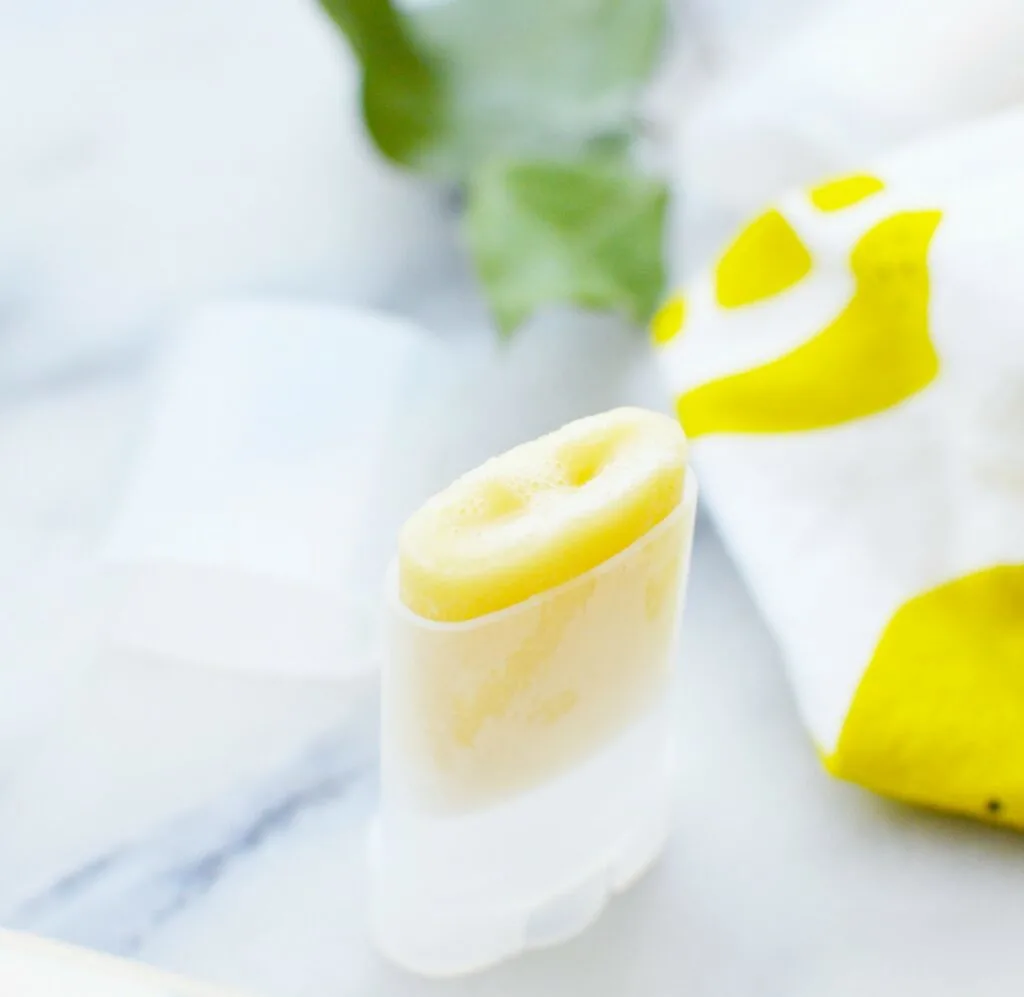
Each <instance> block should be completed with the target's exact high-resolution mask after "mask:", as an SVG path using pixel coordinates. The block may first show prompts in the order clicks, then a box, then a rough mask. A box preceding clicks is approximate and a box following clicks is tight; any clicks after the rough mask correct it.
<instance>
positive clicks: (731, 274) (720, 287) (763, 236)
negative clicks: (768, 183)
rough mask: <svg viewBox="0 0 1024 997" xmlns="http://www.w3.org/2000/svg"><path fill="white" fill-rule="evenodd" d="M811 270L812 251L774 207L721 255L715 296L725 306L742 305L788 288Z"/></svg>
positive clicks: (753, 223)
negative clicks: (810, 251)
mask: <svg viewBox="0 0 1024 997" xmlns="http://www.w3.org/2000/svg"><path fill="white" fill-rule="evenodd" d="M810 270H811V254H810V253H809V252H808V250H807V247H806V246H805V245H804V244H803V243H802V242H801V241H800V236H798V235H797V234H796V232H795V231H794V230H793V227H792V226H791V225H790V224H789V222H788V221H786V219H785V218H783V217H782V215H781V214H780V213H779V212H778V211H775V210H772V211H768V212H766V213H765V214H763V215H761V216H760V217H758V218H755V219H754V220H753V221H752V222H751V223H750V224H749V225H748V226H747V227H746V228H745V229H744V230H743V231H742V232H740V234H739V235H738V236H737V237H736V240H735V241H734V242H733V244H732V245H731V246H729V248H728V249H727V250H726V251H725V253H724V254H723V255H722V258H721V259H720V260H719V261H718V267H717V268H716V270H715V295H716V297H717V299H718V303H719V304H720V305H721V306H722V307H723V308H739V307H740V306H742V305H749V304H753V303H754V302H755V301H762V300H764V299H765V298H770V297H772V296H773V295H776V294H779V293H780V292H782V291H785V290H786V288H788V287H792V286H793V285H794V284H796V283H798V282H799V281H800V280H802V279H803V278H804V277H805V276H806V275H807V274H808V273H810Z"/></svg>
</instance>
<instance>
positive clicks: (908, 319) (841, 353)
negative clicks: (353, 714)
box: [677, 211, 941, 439]
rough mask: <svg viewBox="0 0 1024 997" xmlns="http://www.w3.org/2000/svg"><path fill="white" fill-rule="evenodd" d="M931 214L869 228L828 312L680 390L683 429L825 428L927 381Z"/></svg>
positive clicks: (934, 219) (911, 214) (692, 433)
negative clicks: (747, 365)
mask: <svg viewBox="0 0 1024 997" xmlns="http://www.w3.org/2000/svg"><path fill="white" fill-rule="evenodd" d="M940 218H941V213H940V212H938V211H907V212H901V213H900V214H897V215H893V216H892V217H891V218H887V219H885V220H884V221H882V222H880V223H879V224H878V225H876V226H875V227H874V228H872V229H870V230H869V231H868V232H867V233H866V234H865V235H864V236H862V238H861V239H860V241H859V242H858V244H857V246H856V247H855V248H854V250H853V254H852V257H851V267H852V270H853V275H854V279H855V281H856V289H855V291H854V294H853V298H852V299H851V300H850V302H849V304H848V305H847V306H846V307H845V308H844V309H843V311H842V312H841V313H840V314H839V315H838V317H837V318H836V319H834V320H833V321H832V322H831V323H829V325H827V326H826V327H825V328H824V329H823V330H821V331H820V332H819V333H817V334H816V335H815V336H814V337H813V338H811V339H810V340H808V341H807V342H806V343H803V344H802V345H801V346H799V347H797V348H796V349H795V350H793V351H792V352H790V353H787V354H786V355H785V356H782V357H780V358H779V359H777V360H773V361H771V362H770V363H767V364H764V365H762V366H759V367H755V368H753V369H751V370H746V371H742V372H740V373H738V374H733V375H730V376H728V377H723V378H720V379H718V380H714V381H709V382H708V383H706V384H703V385H701V386H700V387H698V388H695V389H693V390H692V391H689V392H686V393H685V394H683V395H682V396H681V397H680V398H679V399H678V402H677V407H678V410H679V417H680V420H681V421H682V424H683V428H684V429H685V430H686V433H687V435H688V436H689V437H690V438H691V439H693V438H695V437H698V436H703V435H705V434H708V433H786V432H796V431H800V430H809V429H819V428H822V427H825V426H834V425H838V424H840V423H843V422H848V421H850V420H851V419H859V418H862V417H863V416H866V415H871V414H872V413H875V412H881V411H883V410H884V409H887V408H890V407H891V406H893V405H896V404H898V403H899V402H901V401H903V400H904V399H905V398H908V397H910V396H911V395H913V394H914V393H915V392H918V391H920V390H921V389H922V388H924V387H925V386H926V385H928V384H929V383H930V382H931V381H932V380H933V379H934V377H935V376H936V374H937V373H938V370H939V358H938V354H937V353H936V352H935V348H934V347H933V345H932V341H931V338H930V336H929V334H928V296H929V279H928V248H929V246H930V245H931V240H932V236H933V235H934V234H935V230H936V228H937V227H938V224H939V220H940Z"/></svg>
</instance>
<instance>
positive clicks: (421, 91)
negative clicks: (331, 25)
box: [321, 0, 668, 333]
mask: <svg viewBox="0 0 1024 997" xmlns="http://www.w3.org/2000/svg"><path fill="white" fill-rule="evenodd" d="M321 3H322V5H323V7H324V8H325V9H326V10H327V12H328V13H329V14H330V15H331V17H332V18H333V19H334V21H335V23H336V24H337V25H338V26H339V27H340V28H341V29H342V31H343V32H344V33H345V35H346V37H347V38H348V41H349V43H350V45H351V46H352V49H353V51H354V52H355V54H356V56H357V58H358V59H359V62H360V64H361V66H362V72H363V82H362V106H363V114H364V118H365V121H366V126H367V128H368V130H369V132H370V134H371V135H372V137H373V139H374V141H375V142H376V144H377V146H378V148H379V149H380V151H381V152H382V153H383V154H384V155H385V156H387V157H388V158H390V159H391V160H393V161H395V162H396V163H399V164H401V165H403V166H406V167H410V168H412V169H415V170H418V171H421V172H423V173H425V174H427V175H430V176H433V177H436V178H439V179H442V180H446V181H450V182H454V183H457V184H459V185H460V186H462V187H463V188H464V189H465V190H466V192H467V195H468V196H467V216H466V227H467V233H468V237H469V247H470V251H471V253H472V255H473V259H474V263H475V265H476V268H477V272H478V274H479V276H480V279H481V281H482V283H483V286H484V290H485V292H486V294H487V298H488V300H489V302H490V304H491V308H492V310H493V313H494V316H495V321H496V323H497V325H498V328H499V329H500V330H501V331H502V332H503V333H509V332H511V331H512V330H513V329H514V328H515V327H516V326H517V325H519V324H520V323H521V322H523V321H525V320H526V319H527V318H528V317H529V315H530V314H531V313H532V312H533V310H534V309H535V308H536V307H538V306H539V305H541V304H545V303H552V302H572V303H575V304H577V305H580V306H583V307H587V308H599V309H609V310H619V311H623V312H625V313H626V314H628V315H630V316H631V317H632V318H634V319H636V320H637V321H643V320H645V319H646V318H647V317H648V316H649V315H650V313H651V311H652V310H653V308H654V307H655V305H656V303H657V300H658V297H659V296H660V294H661V291H662V285H663V282H664V268H663V264H662V237H663V231H664V219H665V212H666V207H667V202H668V197H667V192H666V190H665V188H664V186H663V185H662V184H661V183H660V182H658V181H656V180H654V179H652V178H649V177H646V176H643V175H642V174H641V173H640V172H639V171H638V170H637V169H636V168H635V167H634V166H633V165H632V163H633V156H632V149H633V143H634V140H635V138H636V128H637V116H636V106H637V101H638V98H639V95H640V93H641V91H642V89H643V87H644V85H645V84H646V82H647V79H648V77H649V75H650V73H651V70H652V69H653V67H654V65H655V62H656V60H657V57H658V54H659V51H660V47H661V40H662V36H663V33H664V30H665V11H664V0H440V2H431V3H427V4H423V3H422V2H421V3H419V4H417V5H415V6H412V7H410V8H408V9H407V8H398V7H396V6H395V5H394V4H393V3H392V2H391V0H321Z"/></svg>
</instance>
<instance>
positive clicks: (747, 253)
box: [654, 3, 1024, 825]
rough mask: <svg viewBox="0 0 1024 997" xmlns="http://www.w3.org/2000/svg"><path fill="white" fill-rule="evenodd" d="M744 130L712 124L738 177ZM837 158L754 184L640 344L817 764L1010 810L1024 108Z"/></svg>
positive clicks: (1022, 501)
mask: <svg viewBox="0 0 1024 997" xmlns="http://www.w3.org/2000/svg"><path fill="white" fill-rule="evenodd" d="M865 6H871V5H865ZM896 6H897V8H898V9H899V13H898V14H893V17H892V18H890V19H886V18H885V17H883V16H881V14H880V17H879V21H877V22H876V23H875V24H874V26H873V27H874V28H875V29H877V31H878V32H879V34H880V35H882V36H884V35H885V34H886V26H887V25H889V24H890V23H892V24H895V25H896V26H900V25H902V24H903V23H904V22H903V21H902V18H903V17H904V16H906V15H907V12H906V10H905V9H904V8H902V7H901V6H900V5H896ZM907 6H908V7H910V6H915V5H907ZM932 6H934V7H937V8H941V9H943V10H946V9H947V8H948V9H949V10H948V11H947V13H948V12H949V11H951V10H952V9H953V8H958V7H961V6H962V5H957V4H952V3H951V4H936V5H932ZM975 7H976V9H977V10H978V11H979V17H980V16H981V15H982V13H983V10H984V9H994V5H993V4H991V3H981V4H977V5H972V9H975ZM1015 10H1016V11H1019V12H1024V8H1022V7H1016V8H1015ZM1007 13H1009V11H1007ZM1010 20H1012V19H1009V18H1008V25H1007V30H1010V27H1011V26H1010V25H1009V21H1010ZM969 23H971V22H969V21H968V22H965V23H964V24H963V25H962V27H963V28H965V29H966V27H967V26H968V24H969ZM982 24H984V18H982ZM929 31H930V29H929ZM925 34H928V32H927V31H926V32H925ZM1020 50H1021V48H1020V46H1019V45H1018V49H1017V51H1018V53H1019V51H1020ZM915 51H918V50H916V49H915V48H914V47H913V46H910V48H909V49H908V51H907V67H906V73H907V76H908V77H912V78H914V79H916V80H917V81H918V82H919V83H920V84H921V85H922V87H923V92H922V93H921V94H919V95H917V96H918V97H919V98H920V103H921V105H922V106H923V105H925V104H929V103H930V102H932V100H933V99H934V101H936V102H941V96H942V95H941V93H939V94H938V95H936V96H934V98H933V97H932V96H931V95H930V91H928V87H927V84H928V82H929V81H930V80H931V78H932V74H931V73H930V72H925V69H926V68H929V67H926V66H923V65H922V64H921V61H920V59H918V60H916V61H915V59H914V58H913V56H914V52H915ZM920 54H921V53H920V52H918V55H920ZM1020 65H1024V64H1021V63H1020V62H1019V58H1018V60H1017V66H1018V68H1019V66H1020ZM848 68H849V66H848V65H847V64H845V63H843V62H842V61H841V60H840V62H839V64H838V65H837V67H836V74H838V75H837V77H831V76H830V75H829V71H828V67H827V66H826V65H824V64H821V63H819V64H818V65H817V66H816V67H813V71H812V68H811V67H807V66H805V67H803V69H801V67H799V66H797V67H795V68H794V73H796V74H797V76H798V77H799V78H800V79H802V80H804V82H805V83H806V82H807V81H809V80H815V79H817V76H816V75H815V74H816V73H817V74H820V76H821V78H822V80H823V81H824V82H823V85H826V84H827V83H828V82H829V80H832V82H833V83H835V80H836V79H837V78H838V79H840V80H841V79H842V78H843V73H844V72H845V71H846V70H847V69H848ZM995 68H996V69H998V67H995ZM977 71H978V72H981V73H984V72H985V65H984V64H982V65H981V66H979V67H977ZM938 75H941V74H938ZM844 86H846V87H847V89H846V91H845V93H846V96H847V104H846V106H847V108H848V109H849V108H854V107H856V108H859V111H860V113H861V115H862V116H863V120H864V121H865V122H874V121H877V120H878V119H879V117H880V113H881V112H884V110H885V107H886V105H885V102H884V101H882V100H881V96H880V92H879V91H878V90H877V89H876V88H875V87H874V86H872V87H869V88H868V89H867V90H866V92H865V93H864V94H863V97H864V99H863V103H862V104H860V105H858V104H856V103H855V98H856V97H857V96H858V91H857V89H856V86H855V85H854V81H852V80H846V81H845V83H844ZM907 86H908V88H909V89H908V91H907V93H910V92H911V91H912V90H913V88H912V87H910V84H909V83H908V84H907ZM950 86H952V84H950V83H948V82H947V83H945V84H944V88H943V92H945V91H946V89H947V88H948V87H950ZM810 89H812V90H813V89H814V88H813V87H811V88H810ZM976 89H977V90H979V91H980V90H981V89H983V88H982V87H981V86H980V85H979V86H978V87H977V88H976ZM801 92H802V91H801ZM784 98H785V93H784V92H782V91H781V90H778V89H776V90H774V91H773V90H770V89H766V90H764V91H760V92H758V93H757V95H756V97H755V96H754V95H753V94H752V93H751V95H750V107H751V109H756V108H757V107H764V108H769V107H770V108H775V109H776V110H777V111H778V113H779V114H780V115H781V114H782V113H783V109H784V108H785V103H784ZM808 99H811V98H808ZM814 99H815V100H822V101H824V103H823V104H822V105H821V106H820V110H821V111H822V113H827V111H828V109H829V108H830V107H831V106H832V105H831V104H829V103H828V101H827V100H826V98H825V97H824V96H822V95H821V94H818V95H817V96H815V98H814ZM879 103H881V106H878V105H879ZM898 109H899V108H895V109H894V110H898ZM855 117H856V116H855ZM787 120H788V119H787ZM803 124H804V122H803V121H802V120H800V119H797V120H796V121H795V122H794V129H793V130H794V133H795V132H796V131H799V130H800V129H801V128H802V127H803ZM870 129H871V126H870V125H869V124H865V131H869V130H870ZM761 139H764V141H765V143H766V148H767V144H770V143H768V140H767V138H766V137H765V136H762V135H761V134H760V133H757V132H747V133H744V137H743V138H741V139H738V140H737V141H741V142H742V141H746V142H748V143H749V148H748V149H747V151H746V154H745V158H744V162H745V165H746V167H747V169H748V170H749V171H750V173H751V175H752V176H757V175H758V174H759V170H760V167H761V164H762V162H764V159H763V158H762V157H761V155H760V149H761V146H760V145H759V142H760V141H761ZM855 144H857V145H858V146H859V145H860V144H861V143H859V141H858V143H855ZM823 145H828V140H827V138H826V140H825V141H824V142H823ZM724 155H725V153H724V151H723V148H722V147H716V149H714V150H706V151H705V153H704V157H705V160H706V161H708V162H710V161H711V160H712V159H714V158H715V157H716V156H724ZM838 158H839V161H843V157H842V156H840V157H838ZM809 162H812V164H813V162H814V161H809ZM861 166H862V171H861V172H857V173H853V174H847V175H845V176H841V177H839V178H835V179H833V180H832V181H829V180H822V181H820V182H818V183H815V184H814V185H812V186H811V187H809V188H795V189H790V190H789V191H788V192H786V193H783V194H781V195H779V196H778V197H777V199H776V201H775V203H774V204H773V205H772V206H770V207H769V208H767V209H766V210H765V211H763V213H762V214H760V215H758V216H757V217H756V218H755V219H754V220H753V221H751V222H750V223H749V224H748V225H746V226H745V227H744V228H743V229H742V231H741V232H740V233H739V235H738V236H737V237H736V239H735V240H734V241H733V242H732V244H731V245H730V246H729V247H728V248H727V249H726V251H725V253H724V254H723V255H722V256H721V258H719V259H718V260H717V262H716V263H715V264H714V265H713V266H712V267H710V268H709V269H708V270H706V271H705V272H704V273H702V274H701V275H700V276H698V277H697V278H696V279H694V280H693V281H692V282H691V283H690V284H689V286H687V287H686V288H685V289H684V292H683V294H682V295H680V296H679V297H677V298H675V299H672V300H671V301H670V302H669V303H668V304H667V305H666V306H665V308H664V310H663V311H662V312H661V313H660V315H659V316H658V317H657V318H656V320H655V325H654V337H655V340H656V341H657V342H658V344H659V350H660V355H661V358H662V361H663V369H664V370H665V371H666V372H667V375H668V378H669V380H670V382H671V385H672V388H673V392H674V394H675V396H676V398H677V404H678V410H679V414H680V418H681V420H682V423H683V425H684V428H685V429H686V430H687V432H688V433H689V435H690V436H691V438H692V441H693V453H694V459H695V461H696V464H697V471H698V475H699V477H700V480H701V484H702V488H703V490H704V494H705V496H706V500H707V504H708V506H709V507H710V509H711V511H712V513H713V515H714V517H715V518H716V520H717V522H718V523H719V525H720V527H721V529H722V531H723V533H724V536H725V538H726V540H727V542H728V543H729V544H730V546H731V548H732V549H733V551H734V552H735V555H736V557H737V560H738V562H739V564H740V566H741V568H742V570H743V572H744V574H745V575H746V577H747V579H748V581H749V583H750V586H751V588H752V589H753V591H754V593H755V595H756V597H757V599H758V601H759V602H760V604H761V606H762V608H763V610H764V613H765V616H766V618H767V620H768V621H769V623H770V625H771V626H772V628H773V630H774V632H775V633H776V635H777V637H778V640H779V643H780V644H781V647H782V649H783V652H784V654H785V659H786V663H787V666H788V668H789V671H790V674H791V678H792V682H793V686H794V689H795V691H796V695H797V698H798V701H799V705H800V708H801V712H802V714H803V717H804V720H805V722H806V725H807V727H808V730H809V731H810V734H811V736H812V738H813V741H814V744H815V746H816V747H817V749H818V751H819V752H820V753H821V755H822V756H823V759H824V761H825V764H826V765H827V767H828V768H829V769H830V770H831V771H832V772H834V773H835V774H837V775H840V776H842V777H845V778H849V779H852V780H854V781H857V782H860V783H862V784H864V785H866V786H869V787H871V788H873V789H876V790H878V791H881V792H883V793H887V794H890V795H895V796H900V797H904V798H906V799H909V800H913V801H917V802H921V803H925V804H929V805H933V806H940V807H944V808H948V809H953V810H958V811H963V812H966V813H970V814H974V815H978V816H982V817H987V818H992V819H998V820H1004V821H1007V822H1009V823H1015V824H1021V825H1024V283H1022V281H1021V276H1020V275H1021V273H1024V107H1022V108H1021V109H1020V110H1017V111H1011V112H1006V113H1004V114H1002V115H1000V116H997V117H993V118H991V119H989V120H985V121H982V122H980V123H976V124H973V125H969V126H960V127H957V128H953V129H948V130H944V131H942V132H941V134H939V135H937V136H936V137H934V138H932V139H931V140H929V141H926V142H924V143H922V144H916V145H910V146H907V147H904V148H902V149H901V150H899V151H897V152H895V153H893V154H891V155H888V156H883V157H881V158H877V159H876V160H875V161H874V162H872V163H869V164H868V165H866V166H864V164H861ZM800 167H801V169H802V168H804V167H807V168H808V169H810V168H812V166H809V165H808V163H807V162H804V161H801V164H800ZM695 582H696V583H697V584H699V579H695Z"/></svg>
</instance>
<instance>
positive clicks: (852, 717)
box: [826, 564, 1024, 827]
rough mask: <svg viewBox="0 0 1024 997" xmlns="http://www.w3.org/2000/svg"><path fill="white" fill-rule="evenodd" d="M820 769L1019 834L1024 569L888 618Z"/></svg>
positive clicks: (917, 601) (969, 578) (937, 594)
mask: <svg viewBox="0 0 1024 997" xmlns="http://www.w3.org/2000/svg"><path fill="white" fill-rule="evenodd" d="M826 766H827V767H828V769H829V771H830V772H832V774H833V775H836V776H839V777H840V778H842V779H848V780H850V781H852V782H857V783H859V784H861V785H862V786H865V787H867V788H868V789H873V790H875V791H876V792H879V793H882V794H885V795H887V796H894V797H898V798H901V799H904V800H907V801H909V802H914V803H922V804H925V805H929V806H933V807H938V808H941V809H947V810H952V811H957V812H961V813H967V814H971V815H972V816H975V817H982V818H985V819H989V820H994V821H1000V822H1005V823H1007V824H1013V825H1015V826H1018V827H1024V564H1006V565H999V566H996V567H992V568H987V569H985V570H982V571H978V572H975V573H973V574H970V575H966V576H964V577H961V578H957V579H955V580H954V581H950V582H947V583H945V584H944V585H940V586H939V587H937V588H934V589H932V590H930V591H928V592H925V593H923V594H921V595H918V596H916V597H915V598H913V599H911V600H910V601H909V602H907V603H906V604H905V605H903V606H902V607H901V608H900V609H899V611H898V612H897V613H896V614H895V615H894V616H893V618H892V619H891V620H890V622H889V624H888V626H887V627H886V629H885V632H884V633H883V635H882V639H881V641H880V642H879V644H878V647H877V648H876V650H875V653H874V655H873V657H872V659H871V662H870V664H869V665H868V668H867V671H866V672H865V673H864V677H863V678H862V679H861V682H860V686H859V688H858V689H857V692H856V694H855V696H854V699H853V703H852V705H851V707H850V711H849V713H848V714H847V717H846V721H845V723H844V725H843V729H842V731H841V733H840V737H839V743H838V745H837V747H836V750H835V753H834V754H832V755H831V756H830V757H829V758H827V759H826Z"/></svg>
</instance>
